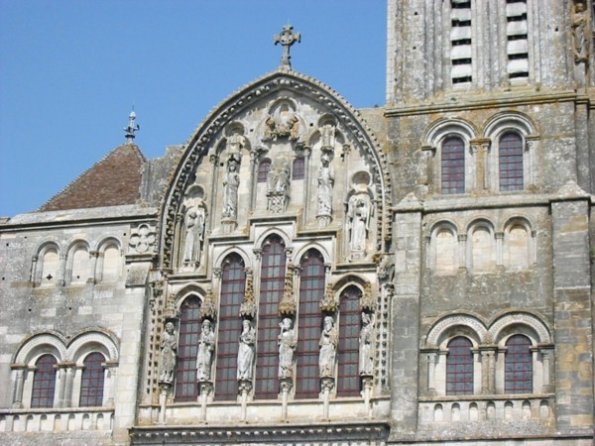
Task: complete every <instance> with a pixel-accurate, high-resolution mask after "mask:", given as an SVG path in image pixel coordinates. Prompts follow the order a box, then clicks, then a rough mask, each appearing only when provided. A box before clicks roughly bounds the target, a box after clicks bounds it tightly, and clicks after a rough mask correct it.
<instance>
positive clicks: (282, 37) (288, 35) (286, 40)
mask: <svg viewBox="0 0 595 446" xmlns="http://www.w3.org/2000/svg"><path fill="white" fill-rule="evenodd" d="M301 39H302V35H301V34H300V33H294V32H293V26H291V25H285V26H284V27H283V30H282V31H281V32H280V33H279V34H277V35H276V36H275V37H274V38H273V41H274V42H275V45H277V44H278V43H280V44H281V45H282V46H283V55H282V56H281V67H282V68H287V69H291V55H290V54H289V50H290V49H291V45H293V44H294V43H296V42H301Z"/></svg>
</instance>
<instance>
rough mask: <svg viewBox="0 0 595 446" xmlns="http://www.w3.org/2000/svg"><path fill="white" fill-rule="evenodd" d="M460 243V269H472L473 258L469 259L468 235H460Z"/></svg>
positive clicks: (458, 237)
mask: <svg viewBox="0 0 595 446" xmlns="http://www.w3.org/2000/svg"><path fill="white" fill-rule="evenodd" d="M457 239H458V241H459V268H464V269H468V270H470V269H471V265H470V261H471V256H469V258H467V234H459V235H458V236H457Z"/></svg>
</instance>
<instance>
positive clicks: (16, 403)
mask: <svg viewBox="0 0 595 446" xmlns="http://www.w3.org/2000/svg"><path fill="white" fill-rule="evenodd" d="M11 368H12V380H11V381H12V407H13V408H14V409H20V408H22V407H23V388H24V387H25V371H26V369H27V366H26V365H24V364H14V365H12V366H11Z"/></svg>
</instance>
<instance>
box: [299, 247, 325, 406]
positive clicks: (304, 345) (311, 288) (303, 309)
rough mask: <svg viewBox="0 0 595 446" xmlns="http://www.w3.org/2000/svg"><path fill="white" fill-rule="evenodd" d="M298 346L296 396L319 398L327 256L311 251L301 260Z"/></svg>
mask: <svg viewBox="0 0 595 446" xmlns="http://www.w3.org/2000/svg"><path fill="white" fill-rule="evenodd" d="M300 266H301V273H300V298H299V316H298V347H297V350H296V361H297V381H296V390H295V396H296V398H316V397H317V396H318V393H319V381H320V380H319V373H318V352H319V347H318V341H319V338H320V301H321V300H322V298H323V296H324V278H325V270H324V259H323V258H322V255H321V254H320V253H319V252H318V251H316V250H314V249H311V250H309V251H308V252H307V253H306V254H305V255H304V257H303V258H302V261H301V262H300Z"/></svg>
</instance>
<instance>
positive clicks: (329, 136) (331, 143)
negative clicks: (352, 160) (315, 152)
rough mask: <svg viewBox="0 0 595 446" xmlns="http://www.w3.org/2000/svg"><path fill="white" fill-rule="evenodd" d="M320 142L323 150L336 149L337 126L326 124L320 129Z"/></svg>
mask: <svg viewBox="0 0 595 446" xmlns="http://www.w3.org/2000/svg"><path fill="white" fill-rule="evenodd" d="M320 140H321V146H322V148H323V149H324V148H330V149H331V150H332V149H334V147H335V126H333V125H332V124H324V125H323V126H322V127H320Z"/></svg>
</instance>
